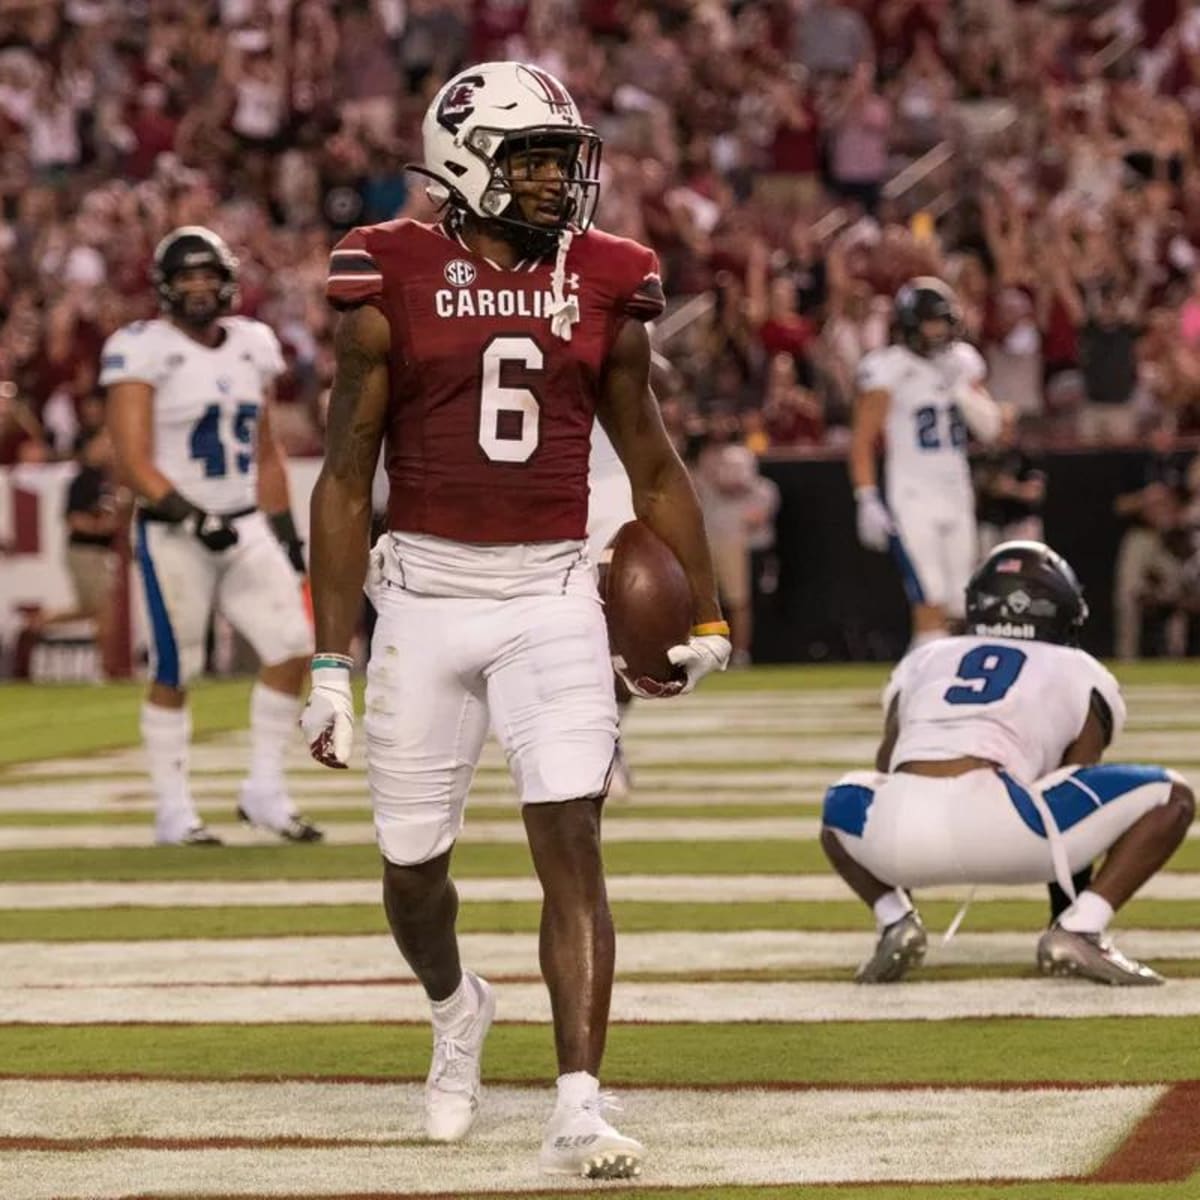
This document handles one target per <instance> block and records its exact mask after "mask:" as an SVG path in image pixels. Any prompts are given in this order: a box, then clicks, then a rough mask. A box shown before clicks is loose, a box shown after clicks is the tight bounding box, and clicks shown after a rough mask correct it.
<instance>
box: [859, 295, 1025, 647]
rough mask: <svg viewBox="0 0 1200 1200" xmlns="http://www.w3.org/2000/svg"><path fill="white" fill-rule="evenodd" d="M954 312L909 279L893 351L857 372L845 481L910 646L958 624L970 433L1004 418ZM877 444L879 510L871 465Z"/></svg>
mask: <svg viewBox="0 0 1200 1200" xmlns="http://www.w3.org/2000/svg"><path fill="white" fill-rule="evenodd" d="M961 324H962V323H961V320H960V317H959V308H958V300H957V298H956V297H955V295H954V293H953V292H952V291H951V290H950V288H948V287H947V286H946V285H945V284H944V283H943V282H942V281H941V280H940V279H935V278H933V277H932V276H918V277H917V278H915V279H911V280H909V281H908V282H907V283H906V284H904V286H903V287H901V288H900V290H899V291H898V292H897V293H896V299H895V306H894V320H893V343H894V344H893V345H890V346H886V347H884V348H883V349H881V350H872V351H871V352H870V353H868V354H866V355H864V356H863V359H862V362H861V363H860V364H859V368H858V381H857V382H858V397H857V400H856V402H855V406H854V420H853V431H852V439H851V444H850V476H851V480H852V482H853V484H854V498H855V501H856V502H857V505H858V514H857V526H858V538H859V541H860V542H861V543H862V544H863V545H864V546H866V547H867V548H868V549H870V550H878V551H886V550H890V551H891V553H892V555H893V557H894V558H895V560H896V563H897V566H898V567H899V569H900V575H901V579H902V582H903V584H904V590H905V594H906V595H907V596H908V600H909V604H910V605H911V608H912V630H913V640H912V645H913V646H919V645H920V644H921V643H922V642H924V641H927V640H928V639H930V638H934V637H940V636H942V635H944V634H945V633H946V632H947V631H948V621H949V620H954V619H961V617H962V595H963V588H964V587H965V586H966V582H967V579H968V578H969V576H970V574H971V571H972V569H973V568H974V566H975V561H976V529H975V496H974V490H973V488H972V484H971V472H970V467H969V464H968V462H967V433H968V430H970V432H971V433H973V434H974V435H975V436H976V437H977V438H978V439H979V440H981V441H983V442H991V441H993V440H995V438H996V437H997V436H998V435H999V433H1000V426H1001V410H1000V408H999V406H998V405H997V404H996V403H995V401H993V400H992V398H991V397H990V396H989V395H988V394H987V392H986V391H985V390H984V389H983V387H982V386H981V383H980V381H981V380H982V379H983V376H984V373H985V370H986V368H985V366H984V362H983V359H982V357H981V356H980V354H979V352H978V351H977V350H976V349H975V348H974V347H973V346H971V345H970V344H969V343H967V342H965V341H963V340H962V338H961V336H960V334H961ZM881 436H883V438H884V439H885V442H886V463H885V468H886V470H885V473H886V477H887V502H886V503H885V502H884V500H883V499H882V498H881V496H880V493H879V485H878V476H877V472H876V462H875V454H876V449H877V445H878V442H879V439H880V437H881Z"/></svg>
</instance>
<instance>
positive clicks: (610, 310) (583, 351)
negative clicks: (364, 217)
mask: <svg viewBox="0 0 1200 1200" xmlns="http://www.w3.org/2000/svg"><path fill="white" fill-rule="evenodd" d="M553 266H554V259H553V256H551V257H550V258H549V259H544V260H540V261H533V262H529V263H525V264H520V265H518V266H517V267H515V268H514V269H512V270H505V269H502V268H500V267H498V266H497V265H496V264H494V263H492V262H490V261H488V260H487V259H486V258H483V257H482V256H480V255H477V254H475V253H474V252H473V251H471V250H470V249H468V248H467V246H465V245H464V244H463V243H462V242H461V241H460V240H458V239H457V238H456V237H454V236H453V235H452V234H451V233H449V232H448V231H447V230H445V229H444V228H442V227H441V226H429V225H423V224H419V223H417V222H415V221H406V220H400V221H392V222H389V223H387V224H384V225H375V226H369V227H366V228H362V229H355V230H353V231H352V232H351V233H349V234H348V235H347V236H346V237H345V238H343V239H342V241H341V242H340V243H339V244H338V245H337V247H336V248H335V249H334V252H333V254H332V256H331V259H330V273H329V281H328V288H327V294H328V297H329V300H330V302H331V303H332V304H333V305H334V306H335V307H338V308H348V307H353V306H356V305H360V304H371V305H374V306H375V307H377V308H378V309H379V310H380V311H381V312H382V313H383V315H384V316H385V317H386V318H387V321H388V324H389V326H390V327H391V335H392V341H391V362H390V389H391V394H390V402H389V418H388V432H387V453H386V462H387V472H388V481H389V484H390V496H389V503H388V523H389V525H390V527H391V528H392V529H393V530H398V531H405V532H410V533H419V534H432V535H433V536H435V537H440V538H447V539H450V540H452V541H456V542H466V543H475V544H500V543H518V542H549V541H560V540H568V539H570V540H576V539H582V538H583V537H584V533H585V527H586V524H587V509H588V483H587V477H588V454H589V439H590V434H591V429H592V422H593V418H594V415H595V409H596V401H597V398H598V396H599V392H600V381H601V376H602V374H603V371H604V364H605V359H606V358H607V356H608V354H609V351H610V350H611V348H612V344H613V341H614V339H615V338H616V336H617V332H618V331H619V329H620V328H621V325H622V323H623V322H624V320H625V319H626V318H627V317H632V318H634V319H637V320H649V319H651V318H653V317H655V316H657V315H658V314H659V313H660V312H661V311H662V308H663V293H662V285H661V283H660V281H659V277H658V260H657V258H656V257H655V255H654V253H653V251H651V250H648V249H646V248H645V247H643V246H639V245H638V244H637V243H635V242H631V241H628V240H626V239H625V238H618V237H613V236H611V235H609V234H606V233H600V232H597V231H594V230H589V231H588V232H586V233H582V234H577V235H576V236H575V237H574V238H573V240H572V243H571V246H570V249H569V252H568V254H567V258H566V264H565V276H564V281H563V283H564V288H563V291H564V295H565V297H566V299H567V300H569V301H572V302H574V303H575V304H577V305H578V316H579V320H578V321H577V322H576V323H575V324H574V325H573V327H572V333H571V338H570V340H569V341H567V340H564V339H562V338H560V337H558V336H556V335H555V334H554V333H552V332H551V327H550V322H551V315H552V312H551V306H552V303H553V289H552V280H551V273H552V270H553Z"/></svg>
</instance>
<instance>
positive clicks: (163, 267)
mask: <svg viewBox="0 0 1200 1200" xmlns="http://www.w3.org/2000/svg"><path fill="white" fill-rule="evenodd" d="M237 266H238V263H237V259H236V258H235V257H234V256H233V254H232V253H231V252H230V250H229V248H228V246H226V245H225V243H224V242H223V241H221V240H220V239H219V238H218V237H217V236H216V235H215V234H213V233H212V232H211V231H209V230H207V229H200V228H198V227H197V228H195V229H193V228H191V227H185V228H183V229H179V230H175V231H174V232H173V233H170V234H168V235H167V236H166V237H165V238H164V239H163V240H162V241H161V242H160V243H159V245H158V247H157V249H156V250H155V252H154V267H153V270H152V277H153V281H154V289H155V291H156V292H157V293H158V299H159V304H160V306H161V307H162V309H163V310H164V311H165V312H168V313H170V315H171V316H172V317H173V318H174V319H175V320H177V321H179V322H180V323H181V324H184V325H187V326H188V327H189V328H192V329H196V330H203V329H206V328H207V327H208V326H209V325H211V324H212V323H213V322H214V321H215V320H216V319H217V318H218V317H221V316H224V315H225V314H226V313H229V312H232V311H233V309H234V307H235V306H236V305H237V299H238V286H237ZM195 270H204V271H210V272H212V274H213V275H214V276H215V277H216V286H215V288H214V289H213V304H211V305H209V306H206V307H203V308H201V307H199V306H198V305H196V304H194V303H192V300H193V299H194V298H195V297H196V296H198V295H200V294H201V293H199V292H193V291H190V290H187V289H184V288H181V287H180V286H179V277H180V275H182V274H183V273H184V272H186V271H195Z"/></svg>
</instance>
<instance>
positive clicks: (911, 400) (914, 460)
mask: <svg viewBox="0 0 1200 1200" xmlns="http://www.w3.org/2000/svg"><path fill="white" fill-rule="evenodd" d="M986 373H987V367H986V365H985V364H984V361H983V359H982V357H981V356H980V354H979V351H978V350H976V349H975V347H974V346H972V345H970V344H969V343H968V342H952V343H951V344H950V345H949V346H948V347H947V348H946V349H945V350H943V351H942V352H941V353H940V354H936V355H934V356H932V357H930V358H926V357H924V356H923V355H920V354H915V353H914V352H913V351H911V350H910V349H908V347H907V346H884V347H883V348H881V349H879V350H872V351H871V352H870V353H869V354H865V355H863V358H862V361H861V362H860V363H859V365H858V378H857V381H856V383H857V387H858V390H859V391H860V392H870V391H885V392H887V393H888V397H889V401H888V413H887V423H886V426H885V435H886V441H887V467H886V480H887V492H888V499H889V502H891V503H892V504H893V506H894V505H896V504H897V503H898V502H899V503H901V504H902V503H903V501H904V500H905V499H910V500H911V499H916V498H919V497H921V498H928V499H930V500H932V501H933V502H935V503H936V502H938V501H941V502H942V503H944V504H947V505H948V506H950V507H952V508H956V509H957V508H960V507H961V506H962V505H963V504H964V502H965V503H966V504H967V505H968V507H969V506H970V505H972V504H973V503H974V500H973V496H972V487H971V471H970V467H969V466H968V463H967V426H966V422H965V421H964V420H963V416H962V413H961V412H959V410H958V405H957V404H955V402H954V392H955V389H956V388H957V387H958V386H959V384H961V383H963V382H968V383H978V382H979V381H980V380H982V379H983V377H984V375H985V374H986Z"/></svg>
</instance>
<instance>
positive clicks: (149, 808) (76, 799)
mask: <svg viewBox="0 0 1200 1200" xmlns="http://www.w3.org/2000/svg"><path fill="white" fill-rule="evenodd" d="M833 778H834V773H832V772H830V771H828V770H825V771H821V772H816V773H812V774H810V775H802V774H799V773H788V774H786V775H783V776H781V777H780V779H773V780H772V781H771V782H770V784H762V783H759V784H756V785H754V786H749V785H745V786H726V787H720V788H714V787H711V786H709V787H704V786H701V785H699V784H692V785H691V786H687V785H681V786H678V787H677V786H675V785H674V783H673V781H672V779H671V778H670V774H669V773H668V772H664V771H659V772H656V774H655V775H654V777H653V778H651V777H650V776H649V775H648V774H647V775H646V776H645V777H643V774H642V773H641V772H639V773H638V776H637V792H636V795H635V796H634V797H633V798H632V799H630V800H617V799H612V800H610V801H609V807H608V809H607V812H608V813H610V814H612V815H622V814H624V813H625V812H626V811H627V810H628V811H629V812H630V815H634V816H636V815H637V810H638V809H640V808H645V807H650V806H654V807H664V806H666V807H692V806H695V807H706V806H711V805H717V804H719V805H739V806H744V807H745V808H746V809H747V813H746V815H747V816H753V815H754V808H755V806H756V805H762V804H819V803H820V802H821V799H822V797H823V796H824V794H825V789H826V788H827V787H828V786H829V784H830V783H831V782H832V781H833ZM326 780H332V781H333V783H334V784H337V785H340V786H336V787H331V786H329V785H328V783H327V782H326ZM708 782H709V783H710V784H711V782H712V779H711V776H710V777H709V779H708ZM719 782H722V783H728V784H736V779H735V778H733V777H730V778H729V779H721V780H719ZM481 783H482V784H483V785H484V786H475V787H473V788H472V789H471V798H470V802H469V804H468V806H467V811H468V813H477V812H481V811H482V812H484V813H486V812H488V811H489V810H493V811H495V810H499V811H501V812H505V813H511V814H512V815H513V816H514V817H516V816H517V815H518V809H519V805H518V803H517V796H516V791H515V790H514V788H513V786H512V784H511V783H510V782H509V781H508V780H507V779H504V780H498V781H490V780H482V781H481ZM493 784H494V786H493ZM148 789H149V784H140V783H134V782H129V781H121V782H113V781H111V780H105V779H103V778H100V779H97V780H96V781H95V782H93V783H86V784H72V785H71V787H70V788H69V789H63V788H62V785H61V784H54V783H52V782H50V781H46V782H44V783H42V784H41V785H34V784H27V785H24V786H21V787H5V786H3V785H2V784H0V813H29V812H36V813H55V814H59V815H61V816H62V817H63V824H64V825H69V824H70V823H71V817H72V816H73V815H75V814H77V813H93V812H97V813H128V812H136V813H144V814H147V817H148V818H149V814H152V813H153V812H154V798H153V796H152V795H151V793H150V791H149V790H148ZM288 790H289V791H290V793H291V795H292V798H293V799H294V800H295V801H296V803H297V804H298V805H299V807H300V808H303V809H314V808H322V809H337V810H339V814H340V813H341V812H345V813H347V814H358V815H360V816H365V817H370V814H371V802H370V797H369V794H368V792H367V783H366V777H365V776H362V775H355V774H351V775H348V776H344V775H343V773H342V772H339V773H338V774H337V775H336V776H335V775H334V774H333V772H329V773H328V774H327V776H326V777H325V780H310V779H307V778H300V779H296V778H295V777H293V778H292V779H291V780H290V781H289V784H288ZM237 795H238V783H237V780H234V779H221V780H217V779H213V778H211V777H207V776H198V777H196V778H194V779H193V780H192V797H193V799H194V800H195V801H196V803H197V804H198V805H199V806H200V807H201V808H204V809H214V810H219V809H220V808H222V807H224V808H225V811H226V812H227V813H229V814H232V813H233V811H234V806H235V805H236V803H237Z"/></svg>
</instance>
